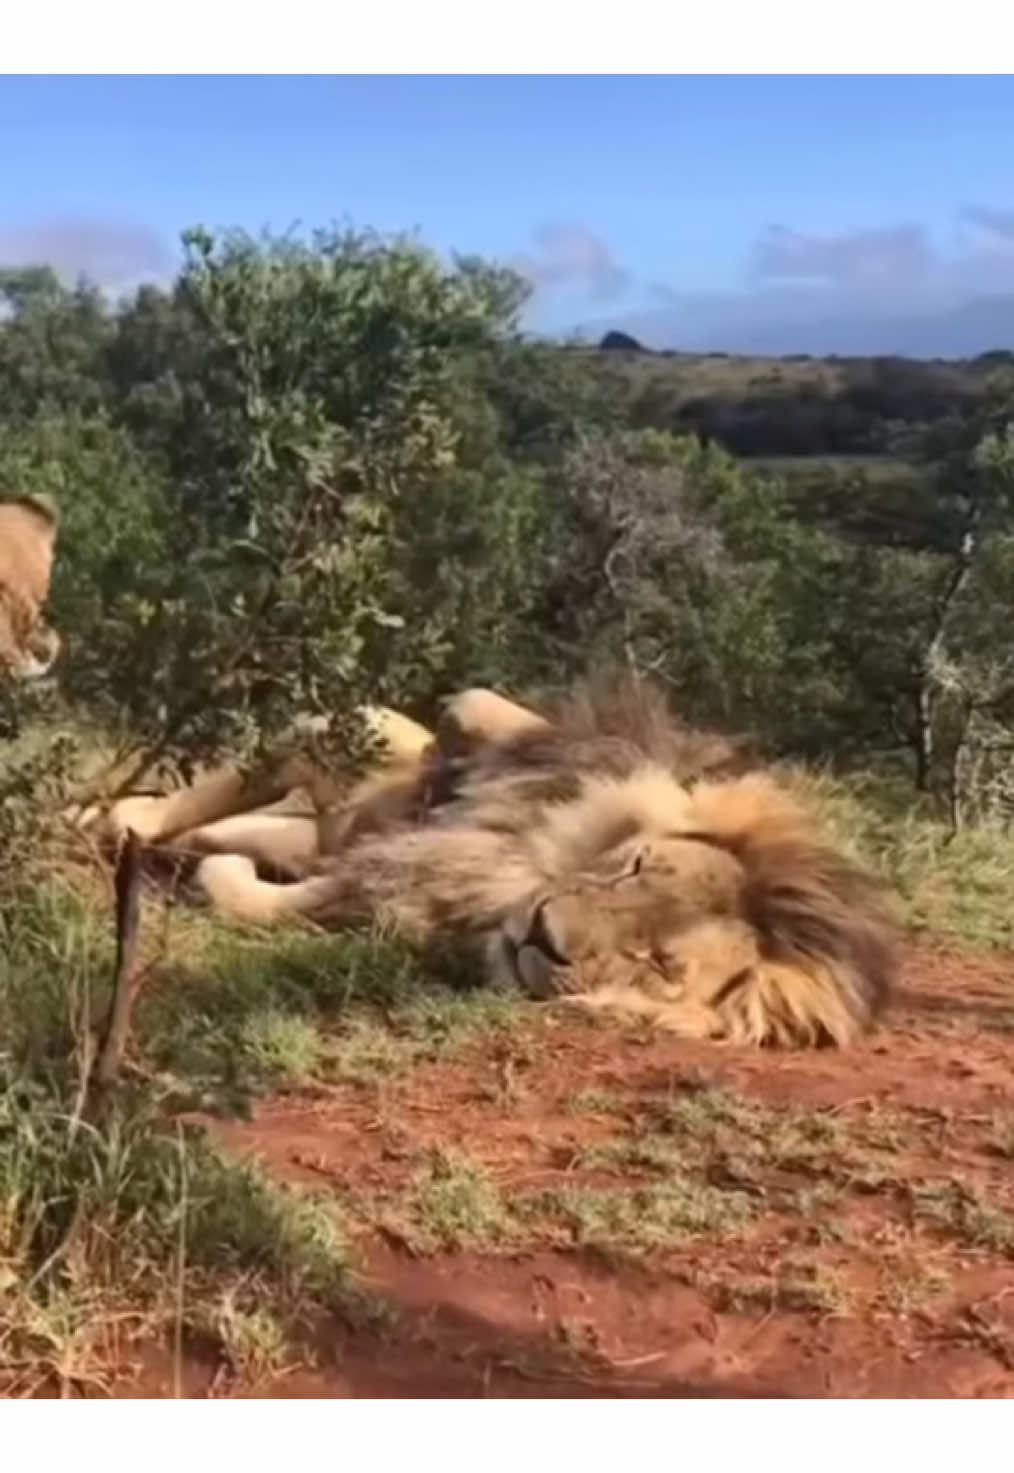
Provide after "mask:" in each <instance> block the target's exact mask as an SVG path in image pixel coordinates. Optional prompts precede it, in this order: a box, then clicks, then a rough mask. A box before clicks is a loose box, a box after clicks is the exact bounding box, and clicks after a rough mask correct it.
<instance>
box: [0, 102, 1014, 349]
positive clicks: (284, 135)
mask: <svg viewBox="0 0 1014 1473" xmlns="http://www.w3.org/2000/svg"><path fill="white" fill-rule="evenodd" d="M0 145H2V150H3V165H2V172H0V181H2V183H0V261H6V262H18V261H22V260H25V259H28V258H32V257H39V256H48V257H50V258H51V259H53V261H54V263H55V264H57V265H58V266H60V267H61V268H62V269H64V270H65V271H68V272H73V271H76V270H77V269H81V268H84V269H86V270H88V271H90V272H91V273H92V274H94V275H97V276H99V277H101V278H102V279H103V280H105V281H106V282H107V283H109V284H110V285H112V286H117V285H120V284H123V283H129V282H132V281H134V280H136V279H137V278H138V277H145V276H152V275H160V274H165V273H166V272H168V271H171V269H172V264H173V261H174V259H175V253H176V250H177V242H178V236H179V232H180V230H182V229H183V228H184V227H185V226H186V225H188V224H193V223H197V222H203V223H205V224H208V225H242V226H245V227H247V228H250V229H253V230H257V229H259V228H260V227H262V226H265V225H266V226H270V227H272V228H274V229H277V230H283V229H285V228H287V227H289V226H291V225H292V224H294V223H295V222H302V223H303V225H305V226H307V227H309V226H314V225H323V224H327V223H329V222H330V221H333V220H342V219H348V220H351V221H352V222H354V223H356V224H360V225H373V226H377V227H379V228H380V229H382V230H398V229H417V230H418V231H419V233H420V235H421V236H422V238H423V239H424V240H425V241H427V242H428V243H430V244H432V245H433V246H435V247H436V248H438V249H440V250H444V251H449V250H459V251H467V252H479V253H481V254H485V255H489V256H493V257H496V258H498V259H500V260H504V261H508V262H511V263H514V264H517V265H519V266H520V267H521V268H522V269H524V270H525V271H526V272H527V273H528V274H529V275H530V276H531V278H532V279H533V281H534V282H535V283H536V286H537V291H536V294H535V296H534V298H533V301H532V304H531V307H530V309H529V314H528V319H527V320H528V324H529V325H530V326H531V327H533V328H535V329H537V330H544V331H568V330H571V329H573V328H574V327H576V326H578V325H584V326H585V327H587V329H588V330H589V331H591V330H598V329H600V328H602V327H604V326H610V325H614V324H615V325H619V326H626V327H628V328H630V329H631V330H637V331H639V332H641V333H642V334H643V335H644V336H645V337H646V339H647V340H649V341H656V342H658V343H660V344H661V343H664V344H665V345H671V346H678V345H686V346H692V347H699V346H704V347H715V348H732V349H735V348H756V349H760V350H764V349H765V348H769V349H770V350H772V351H792V350H794V349H795V350H799V351H804V350H811V351H819V350H820V348H821V346H823V347H824V348H826V349H828V350H834V349H836V348H837V349H838V350H839V351H850V350H852V351H862V343H860V344H859V346H853V344H852V339H853V338H855V337H856V336H857V334H858V335H859V336H860V337H862V335H863V334H864V333H865V334H866V335H867V336H868V337H869V338H870V344H869V350H870V351H894V350H899V351H906V350H909V351H922V350H923V349H925V350H926V351H941V352H947V351H952V350H953V351H966V350H969V349H966V347H965V346H964V345H963V342H958V339H961V337H962V334H964V335H965V337H968V336H969V334H971V336H972V337H974V336H975V333H976V332H978V333H980V335H981V333H982V332H985V333H986V334H987V337H988V335H989V332H990V331H993V330H999V329H1000V325H1001V322H1002V320H1004V319H1002V313H1000V315H999V316H998V312H999V311H1000V309H998V308H997V307H996V306H995V303H996V302H997V301H998V300H999V299H1000V298H1002V299H1004V301H1006V300H1007V299H1008V298H1010V299H1011V301H1012V302H1014V80H1012V79H1011V78H1008V77H1001V76H996V77H988V76H987V77H977V76H967V77H931V76H925V77H889V76H887V77H885V76H869V77H866V76H852V77H796V76H784V77H778V76H773V77H721V76H718V77H700V76H696V77H638V76H631V77H546V76H531V77H467V76H466V77H454V76H448V77H333V78H326V77H270V76H269V77H4V78H2V79H0ZM984 301H985V302H986V303H987V304H988V303H994V306H993V307H992V308H990V307H989V305H983V302H984ZM955 324H957V326H955ZM970 324H971V325H970ZM1011 328H1012V331H1011V337H1012V343H1014V312H1012V315H1011ZM934 335H935V336H934ZM948 335H950V337H948ZM895 338H897V339H898V342H897V344H896V347H892V343H893V342H894V339H895ZM937 338H939V339H940V342H939V346H936V347H935V346H934V343H935V342H936V339H937ZM902 339H905V341H902ZM950 339H953V340H954V342H955V343H957V346H956V347H955V346H954V345H953V344H951V345H950V346H949V342H950ZM811 340H812V341H811ZM931 340H932V341H931ZM864 341H865V339H864ZM997 345H998V344H996V343H993V342H991V341H990V342H986V343H985V346H997ZM999 345H1001V346H1005V345H1006V344H1003V343H1001V344H999ZM973 347H974V345H973Z"/></svg>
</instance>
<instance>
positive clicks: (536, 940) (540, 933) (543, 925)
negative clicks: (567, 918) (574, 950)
mask: <svg viewBox="0 0 1014 1473" xmlns="http://www.w3.org/2000/svg"><path fill="white" fill-rule="evenodd" d="M524 944H525V945H526V946H536V947H538V949H539V951H541V952H542V953H543V955H544V956H546V957H548V958H549V960H550V961H551V962H552V963H553V964H554V965H555V966H558V967H568V966H570V957H569V956H568V954H567V927H566V925H565V924H564V918H563V916H562V914H561V912H560V907H559V906H556V905H554V904H553V903H552V902H551V901H549V900H543V901H542V902H541V904H540V905H537V906H536V908H535V912H534V914H533V915H532V922H531V925H530V926H529V928H528V935H527V936H526V937H525V940H524Z"/></svg>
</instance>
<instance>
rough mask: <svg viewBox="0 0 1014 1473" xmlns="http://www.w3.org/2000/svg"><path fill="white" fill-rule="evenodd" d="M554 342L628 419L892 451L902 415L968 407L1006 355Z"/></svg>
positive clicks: (811, 450) (801, 452) (758, 444)
mask: <svg viewBox="0 0 1014 1473" xmlns="http://www.w3.org/2000/svg"><path fill="white" fill-rule="evenodd" d="M628 342H632V343H633V346H628V345H627V344H628ZM559 351H561V352H562V353H565V354H566V355H567V356H568V358H569V360H570V361H571V362H572V363H573V364H574V365H575V366H577V365H581V367H582V369H583V370H584V371H586V372H587V373H589V374H590V375H591V377H592V379H593V380H595V381H597V384H598V391H599V393H600V394H601V396H602V401H603V403H606V404H609V405H611V406H615V407H617V408H619V407H620V406H622V410H623V414H624V417H625V418H629V421H630V422H632V423H633V424H634V425H636V426H639V427H648V426H651V427H654V428H658V429H667V430H673V431H677V432H679V431H687V430H692V431H696V432H697V433H698V434H701V435H704V436H707V437H708V438H710V439H714V440H716V441H717V442H718V443H719V444H722V445H724V446H725V447H726V448H727V449H729V450H731V451H732V452H733V453H734V454H737V455H741V456H762V457H772V456H778V457H783V456H814V455H820V456H829V455H830V456H871V455H882V454H885V453H890V452H891V449H892V444H893V442H894V441H895V439H896V437H897V433H898V430H899V428H900V427H905V426H910V427H915V426H921V425H926V424H931V423H933V422H935V421H937V420H940V419H943V418H945V417H948V416H951V415H957V416H959V417H966V416H968V415H969V414H972V413H974V412H975V410H976V408H977V407H978V406H979V405H980V404H981V402H982V398H983V395H984V393H985V391H986V388H987V385H988V384H989V383H990V381H991V379H992V378H993V377H994V375H995V374H996V371H997V370H998V369H1000V368H1003V367H1004V366H1012V367H1014V354H1011V353H1009V352H1007V351H1006V350H1002V349H994V350H992V351H990V352H987V353H983V354H980V355H979V356H977V357H975V358H968V359H963V360H949V359H931V360H924V359H915V358H901V357H892V356H883V357H858V356H852V357H835V356H832V357H814V356H810V355H808V354H802V353H799V354H786V355H784V356H781V357H762V356H760V355H746V354H728V353H687V352H677V351H674V350H662V351H652V350H651V349H650V348H645V347H644V346H643V345H642V344H640V343H639V342H638V340H637V339H630V338H629V335H626V334H622V333H620V332H619V330H615V331H610V332H609V333H607V334H603V337H602V338H601V340H600V342H599V345H598V346H597V347H588V346H584V345H580V344H569V345H565V346H561V347H560V349H559Z"/></svg>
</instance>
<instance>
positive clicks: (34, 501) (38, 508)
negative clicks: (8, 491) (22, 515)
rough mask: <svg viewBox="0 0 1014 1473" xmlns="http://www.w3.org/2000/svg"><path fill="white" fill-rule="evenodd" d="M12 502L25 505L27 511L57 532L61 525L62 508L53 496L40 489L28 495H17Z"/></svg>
mask: <svg viewBox="0 0 1014 1473" xmlns="http://www.w3.org/2000/svg"><path fill="white" fill-rule="evenodd" d="M12 504H13V505H14V506H21V507H24V509H25V510H26V511H27V512H30V513H32V515H33V516H34V517H35V518H36V519H37V520H38V521H40V522H43V523H44V524H45V526H46V527H48V528H50V529H51V531H52V532H53V533H54V534H55V532H56V530H57V528H58V527H59V525H60V508H59V507H58V506H57V504H56V502H55V501H54V500H53V498H52V497H51V496H47V495H46V494H45V493H44V492H42V491H40V492H38V493H32V494H31V495H27V496H17V497H15V499H14V501H13V503H12Z"/></svg>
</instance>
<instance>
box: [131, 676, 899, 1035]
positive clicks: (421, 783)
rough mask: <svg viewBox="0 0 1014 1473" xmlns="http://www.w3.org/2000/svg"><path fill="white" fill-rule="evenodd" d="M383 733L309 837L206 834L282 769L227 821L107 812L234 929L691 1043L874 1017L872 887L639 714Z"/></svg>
mask: <svg viewBox="0 0 1014 1473" xmlns="http://www.w3.org/2000/svg"><path fill="white" fill-rule="evenodd" d="M382 719H383V720H385V721H386V722H387V733H388V739H389V748H390V756H391V761H390V764H389V765H388V766H387V767H386V768H382V769H381V770H380V771H378V772H376V773H374V774H373V775H371V777H369V778H368V779H367V780H366V782H365V783H364V784H362V785H361V786H360V787H359V788H358V789H357V790H356V791H355V792H353V793H352V794H351V795H348V796H347V797H346V798H345V799H344V801H338V802H337V803H334V804H332V805H331V806H330V807H329V806H328V804H327V803H326V802H323V801H318V803H317V808H318V814H317V817H316V818H313V817H300V816H298V815H292V814H289V815H286V814H285V813H280V812H275V813H271V812H268V813H265V812H263V810H262V811H260V812H254V813H251V812H249V811H248V812H247V813H246V814H245V815H243V816H232V817H228V816H225V815H226V814H228V813H231V814H233V815H236V813H237V809H238V808H240V807H246V808H247V809H248V810H249V809H250V808H251V807H252V806H253V804H254V803H255V802H262V801H264V799H265V797H267V798H273V797H277V796H280V794H279V793H278V792H277V791H276V790H277V788H278V787H279V784H281V785H282V786H284V785H285V783H287V782H289V781H290V780H291V779H292V778H293V777H294V776H295V774H294V773H293V772H291V771H288V772H286V773H284V774H283V775H282V776H281V777H278V778H277V779H276V781H275V784H274V788H272V789H271V791H270V792H268V791H266V790H261V791H259V792H254V791H250V792H248V793H247V794H246V799H243V798H242V797H240V796H239V795H240V790H241V780H240V779H239V778H238V776H237V775H236V774H227V775H222V774H219V775H217V776H213V777H211V778H210V779H208V780H207V781H206V782H205V783H204V784H198V785H197V786H196V787H194V788H192V789H189V790H185V791H184V792H182V793H180V794H176V795H172V796H170V797H169V798H167V799H162V800H147V802H148V803H149V804H150V803H152V802H154V804H155V805H156V806H155V807H154V808H148V809H146V810H144V812H143V813H142V814H140V815H139V810H138V809H137V808H136V807H135V808H134V809H131V808H130V806H129V805H130V803H131V802H134V803H135V804H136V803H137V802H139V801H144V800H127V804H126V805H125V806H124V805H121V807H120V809H119V810H114V814H113V818H114V822H115V823H116V825H117V826H118V827H119V828H120V829H121V830H122V828H123V826H124V824H125V823H127V822H130V821H131V818H132V817H133V819H135V820H136V819H137V818H138V817H139V816H141V817H143V818H144V827H145V828H146V829H147V836H148V838H149V839H152V840H154V841H156V842H158V843H161V844H166V845H168V847H170V848H173V849H177V850H180V851H184V852H186V851H189V852H191V853H193V852H195V851H196V852H198V853H200V854H203V855H205V856H206V857H204V858H203V859H202V860H201V862H200V864H199V866H198V869H197V878H198V882H199V884H200V885H201V887H202V888H203V890H204V891H205V893H206V894H207V895H208V896H209V897H210V899H211V901H212V903H213V904H214V905H215V906H217V907H218V908H219V909H221V910H222V911H224V912H227V913H230V914H232V915H234V916H237V917H240V918H245V919H248V920H250V921H252V922H258V923H266V922H274V921H281V920H284V919H286V918H296V917H306V918H308V919H311V920H313V921H316V922H319V923H321V924H323V925H326V926H342V925H348V924H354V923H358V922H367V921H369V920H370V918H372V917H376V916H388V917H391V918H393V919H394V921H395V922H396V923H397V924H398V925H399V926H401V927H403V928H405V929H406V930H408V931H410V932H412V933H415V934H421V935H425V934H431V933H433V932H437V931H444V930H449V931H455V932H458V933H461V934H465V935H469V936H472V937H474V938H476V939H478V940H480V941H481V942H482V944H483V946H484V949H485V954H486V957H487V959H488V964H489V967H490V969H491V970H492V971H493V972H494V973H496V974H498V975H506V976H507V977H509V978H511V979H512V980H513V981H514V982H516V983H519V984H520V985H521V987H522V988H523V989H525V991H527V992H528V993H529V994H530V995H532V996H533V997H538V998H567V999H569V1000H570V1001H572V1002H575V1003H581V1004H583V1005H585V1006H588V1007H592V1008H605V1009H608V1010H610V1011H611V1012H613V1013H616V1014H626V1015H636V1016H640V1017H642V1018H644V1019H647V1020H649V1021H650V1022H652V1023H654V1024H657V1025H659V1026H661V1027H664V1028H668V1029H672V1030H675V1031H676V1032H678V1033H681V1034H684V1035H686V1036H688V1037H694V1038H714V1039H724V1040H729V1041H733V1042H740V1043H752V1044H769V1043H770V1044H782V1045H812V1044H817V1043H822V1042H829V1043H834V1044H839V1045H842V1044H847V1043H849V1042H851V1041H852V1040H854V1039H855V1038H857V1037H858V1036H859V1035H860V1034H861V1033H862V1032H863V1031H864V1030H865V1029H866V1028H867V1027H868V1025H869V1024H870V1023H871V1022H872V1020H873V1018H874V1017H875V1016H876V1014H877V1012H878V1011H879V1009H880V1008H881V1006H882V1004H883V1003H884V1002H885V1000H886V997H887V993H888V990H889V986H890V983H891V980H892V973H893V945H892V937H891V932H890V927H889V924H888V922H887V920H886V918H885V914H884V912H883V911H882V909H881V906H880V902H879V896H878V887H877V885H876V884H875V882H874V881H873V880H872V879H871V878H870V877H868V876H866V875H865V874H863V873H862V872H860V871H859V870H858V869H857V868H856V867H855V866H854V865H853V864H852V863H851V862H849V861H848V860H847V859H846V858H844V857H843V856H842V855H840V854H839V853H837V852H836V851H835V850H834V849H833V848H832V847H830V846H829V845H828V844H827V843H826V841H824V840H823V839H822V838H820V837H819V836H818V835H817V834H816V833H815V832H814V829H813V825H812V823H811V820H810V818H809V817H808V816H807V815H806V814H805V813H804V812H803V811H802V810H801V809H800V807H799V806H798V805H797V803H796V802H795V801H794V799H792V798H791V797H790V796H789V795H788V794H787V793H786V792H784V791H783V790H782V789H781V788H780V787H779V786H778V785H777V784H776V783H775V782H774V781H773V780H772V779H771V778H770V777H769V776H767V775H765V774H762V773H757V772H754V773H750V774H748V775H739V776H736V775H733V771H732V768H733V757H734V754H733V750H732V748H731V747H730V746H729V745H728V744H727V743H725V742H724V741H723V740H722V739H720V738H714V737H709V736H705V735H701V734H699V733H695V732H693V731H690V730H688V729H687V728H684V727H682V726H681V725H680V724H679V723H678V722H676V721H675V720H674V719H673V718H672V716H671V715H670V714H669V713H668V712H667V711H666V709H665V706H664V704H663V702H662V701H661V700H660V698H659V697H658V696H657V695H656V694H654V693H653V692H651V691H649V690H645V689H644V688H640V687H638V686H636V685H633V684H631V683H622V682H621V683H619V684H615V683H614V685H613V686H612V688H611V689H599V690H589V691H585V692H583V693H581V694H579V695H578V696H576V697H574V698H572V699H571V700H570V701H567V702H564V703H562V704H560V705H559V706H557V707H556V708H551V709H546V710H544V711H542V712H541V713H539V714H536V713H534V712H532V711H529V710H525V709H524V708H521V707H518V706H515V705H513V704H512V703H510V702H507V701H504V700H503V699H502V698H500V697H498V696H495V695H493V694H492V693H491V692H483V691H469V692H466V693H465V694H464V695H461V696H458V697H456V698H455V699H454V700H452V701H450V702H449V703H448V705H447V708H446V710H445V712H444V717H443V718H442V720H441V723H440V725H439V727H438V730H437V733H436V736H435V738H434V739H432V740H431V739H430V738H429V734H428V733H426V732H424V731H422V729H421V728H419V727H416V726H415V725H414V723H410V722H408V721H407V720H406V719H405V718H403V717H399V716H397V715H396V714H395V713H387V714H386V715H385V716H383V718H382ZM270 787H271V785H270V784H269V788H270ZM214 820H219V821H217V822H216V821H214ZM184 824H186V825H187V826H188V827H187V828H186V831H184V832H181V829H182V828H183V826H184ZM258 865H260V866H261V867H262V869H263V868H264V867H265V866H268V867H270V868H273V869H274V871H275V873H276V874H277V873H279V872H281V873H285V874H288V875H289V876H291V877H293V878H292V879H291V882H290V883H276V882H272V881H270V880H267V879H264V878H261V877H259V876H258V872H257V867H258Z"/></svg>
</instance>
